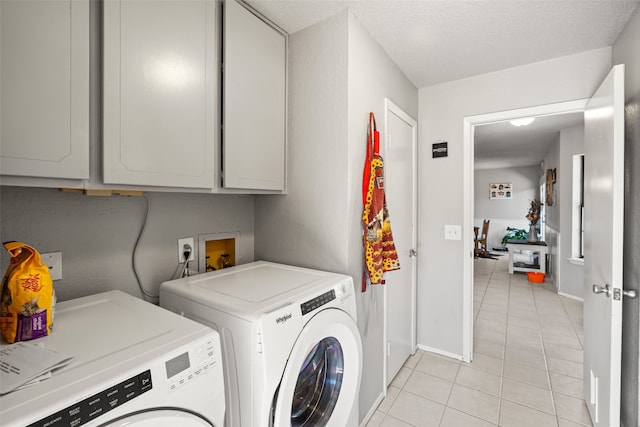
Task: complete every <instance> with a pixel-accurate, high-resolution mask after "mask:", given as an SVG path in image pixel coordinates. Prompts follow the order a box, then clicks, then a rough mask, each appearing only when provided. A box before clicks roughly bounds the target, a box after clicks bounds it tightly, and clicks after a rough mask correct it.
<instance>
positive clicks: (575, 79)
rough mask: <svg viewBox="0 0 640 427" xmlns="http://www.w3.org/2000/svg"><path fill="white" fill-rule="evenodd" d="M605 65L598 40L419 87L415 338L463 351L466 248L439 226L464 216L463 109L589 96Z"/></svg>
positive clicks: (481, 110) (475, 111) (607, 54)
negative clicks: (434, 152)
mask: <svg viewBox="0 0 640 427" xmlns="http://www.w3.org/2000/svg"><path fill="white" fill-rule="evenodd" d="M610 68H611V49H610V48H603V49H598V50H593V51H588V52H583V53H580V54H577V55H571V56H566V57H562V58H556V59H553V60H549V61H544V62H539V63H535V64H530V65H526V66H522V67H516V68H512V69H508V70H503V71H499V72H495V73H489V74H483V75H480V76H475V77H471V78H468V79H463V80H458V81H454V82H449V83H444V84H441V85H436V86H431V87H426V88H421V89H420V90H419V111H420V118H419V140H420V144H421V146H422V147H425V148H427V149H425V150H422V151H420V153H419V164H420V168H421V169H420V171H419V172H420V174H419V207H418V212H419V213H418V215H419V223H418V230H419V231H418V232H419V236H418V240H419V248H418V254H419V257H420V258H419V265H420V267H419V270H418V281H419V284H418V343H419V344H422V345H424V346H428V347H430V348H434V349H438V350H439V351H442V352H445V353H450V354H456V355H461V354H462V339H463V337H462V319H463V316H462V295H463V275H462V272H463V263H464V262H468V257H469V256H470V255H469V254H465V253H463V246H462V241H453V240H444V233H443V230H444V225H445V224H464V218H463V217H462V216H463V202H464V201H463V195H462V194H463V191H462V190H463V182H462V177H463V170H462V168H463V158H462V152H463V150H462V141H463V119H464V117H465V116H471V115H479V114H485V113H489V112H496V111H506V110H512V109H517V108H524V107H530V106H536V105H544V104H550V103H556V102H564V101H569V100H576V99H583V98H587V97H589V96H591V95H592V94H593V92H594V91H595V89H596V88H597V87H598V85H599V84H600V82H601V81H602V79H603V78H604V77H605V76H606V74H607V72H608V71H609V69H610ZM441 140H445V141H448V142H449V157H447V158H440V159H432V158H431V155H430V150H429V149H428V148H429V147H431V144H432V143H434V142H437V141H441ZM443 182H446V183H447V185H446V186H443V185H438V183H443ZM463 235H466V236H469V238H471V236H472V235H473V230H464V229H463Z"/></svg>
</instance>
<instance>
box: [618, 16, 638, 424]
mask: <svg viewBox="0 0 640 427" xmlns="http://www.w3.org/2000/svg"><path fill="white" fill-rule="evenodd" d="M638 40H640V9H636V11H635V13H634V15H633V17H632V18H631V20H630V21H629V23H628V24H627V26H626V27H625V29H624V30H623V32H622V34H621V35H620V37H619V38H618V40H617V41H616V43H615V44H614V46H613V62H614V63H615V64H625V76H626V77H625V94H626V108H625V110H626V114H625V123H626V125H625V236H626V239H625V242H624V287H625V288H626V289H635V290H636V292H638V291H640V289H639V287H640V224H639V223H638V218H640V49H639V48H638ZM639 311H640V305H639V300H638V299H628V298H627V299H625V300H624V306H623V320H622V372H623V373H622V407H621V422H622V425H623V426H625V427H632V426H637V425H639V422H640V417H639V415H638V408H639V405H638V399H639V396H638V357H639V356H638V354H639V352H638V346H639V339H638V338H639V334H640V327H639V320H638V319H639V317H640V316H639V315H638V314H639Z"/></svg>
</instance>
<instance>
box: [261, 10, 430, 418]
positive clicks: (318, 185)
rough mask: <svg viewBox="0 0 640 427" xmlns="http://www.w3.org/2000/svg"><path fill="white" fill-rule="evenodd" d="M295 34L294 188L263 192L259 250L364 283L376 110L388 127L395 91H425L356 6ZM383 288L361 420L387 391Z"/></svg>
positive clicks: (368, 339)
mask: <svg viewBox="0 0 640 427" xmlns="http://www.w3.org/2000/svg"><path fill="white" fill-rule="evenodd" d="M289 43H290V44H289V50H290V52H289V78H290V81H289V171H288V172H289V194H288V195H287V196H278V197H273V196H258V197H257V198H256V213H255V220H256V258H259V259H268V260H272V261H277V262H283V263H289V264H295V265H303V266H309V267H314V268H319V269H324V270H330V271H336V272H340V273H346V274H349V275H351V276H352V277H353V278H354V281H355V284H356V289H360V281H361V277H362V259H363V254H362V237H361V225H360V217H361V215H362V205H361V204H362V198H361V182H362V168H363V164H364V154H365V147H366V132H367V124H368V118H369V112H370V111H373V112H374V113H375V114H376V117H377V121H378V127H379V129H381V128H382V125H383V123H384V98H385V97H389V98H390V99H391V100H392V101H393V102H395V103H396V104H397V105H398V106H400V107H401V108H403V109H404V110H405V111H406V112H407V113H408V114H410V115H412V116H413V117H417V113H418V111H417V110H418V92H417V89H416V88H415V87H414V86H413V85H412V84H411V83H410V81H409V80H408V79H407V78H406V76H404V74H403V73H402V72H401V71H400V70H399V69H398V67H397V66H396V65H395V64H394V63H393V62H392V61H391V60H390V59H389V57H388V56H387V54H386V53H385V52H384V50H383V49H382V48H381V47H380V45H379V44H378V43H377V42H375V41H374V40H373V39H372V38H371V36H370V35H369V34H368V33H367V31H366V30H365V29H364V28H363V27H362V25H361V24H360V23H359V22H358V21H357V20H356V19H355V18H354V17H353V16H352V15H351V14H350V13H349V12H348V11H345V12H343V13H341V14H339V15H337V16H335V17H333V18H330V19H328V20H326V21H324V22H321V23H319V24H317V25H314V26H313V27H310V28H307V29H304V30H302V31H300V32H297V33H295V34H292V35H290V38H289ZM381 130H382V129H381ZM386 286H392V284H391V283H387V285H386ZM383 295H384V294H383V292H382V288H381V287H379V286H376V287H373V288H371V289H369V290H368V291H367V292H366V293H360V292H359V291H358V299H357V305H358V327H359V329H360V332H361V335H362V340H363V350H364V360H363V364H364V365H363V377H362V385H361V387H360V419H362V418H363V417H365V416H366V415H367V414H368V412H369V411H370V410H372V409H373V408H374V405H375V404H376V403H377V402H378V401H379V399H380V398H381V397H382V394H383V393H384V384H383V378H382V373H383V354H382V349H383V344H382V329H383V311H382V308H383V304H384V301H383Z"/></svg>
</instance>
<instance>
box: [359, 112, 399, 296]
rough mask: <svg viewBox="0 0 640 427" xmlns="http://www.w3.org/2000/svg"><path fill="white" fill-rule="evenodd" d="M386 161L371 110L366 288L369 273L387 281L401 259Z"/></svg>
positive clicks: (365, 193)
mask: <svg viewBox="0 0 640 427" xmlns="http://www.w3.org/2000/svg"><path fill="white" fill-rule="evenodd" d="M383 167H384V162H383V161H382V157H381V156H380V132H378V130H377V129H376V119H375V116H374V115H373V113H369V130H368V132H367V157H366V160H365V165H364V172H363V179H362V204H363V205H364V209H363V211H362V222H363V242H364V260H365V268H366V274H364V275H363V277H362V292H364V291H366V285H367V283H366V282H367V280H366V279H367V277H366V276H368V277H369V281H370V282H371V284H372V285H373V284H384V279H383V277H382V275H383V273H384V272H385V271H392V270H398V269H399V268H400V262H399V261H398V253H397V251H396V246H395V244H394V243H393V235H392V234H391V223H390V221H389V211H388V209H387V201H386V197H385V193H384V169H383Z"/></svg>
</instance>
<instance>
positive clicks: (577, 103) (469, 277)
mask: <svg viewBox="0 0 640 427" xmlns="http://www.w3.org/2000/svg"><path fill="white" fill-rule="evenodd" d="M586 104H587V99H579V100H574V101H567V102H559V103H557V104H546V105H539V106H535V107H527V108H520V109H516V110H508V111H500V112H495V113H487V114H479V115H476V116H468V117H465V118H464V122H463V126H464V129H463V132H464V133H463V144H462V158H463V169H462V170H463V196H462V197H463V218H464V223H463V225H462V236H463V239H462V256H463V259H464V261H463V266H462V269H463V271H462V274H463V290H462V301H463V302H462V304H463V309H462V313H463V319H462V355H461V356H462V357H461V359H462V360H463V361H465V362H471V360H473V218H474V212H473V206H474V197H473V186H474V180H473V170H474V166H473V163H474V161H473V157H474V147H473V132H474V126H476V125H482V124H488V123H494V122H501V121H506V120H512V119H517V118H522V117H535V116H545V115H552V114H563V113H576V112H582V111H584V109H585V106H586Z"/></svg>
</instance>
